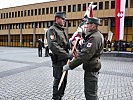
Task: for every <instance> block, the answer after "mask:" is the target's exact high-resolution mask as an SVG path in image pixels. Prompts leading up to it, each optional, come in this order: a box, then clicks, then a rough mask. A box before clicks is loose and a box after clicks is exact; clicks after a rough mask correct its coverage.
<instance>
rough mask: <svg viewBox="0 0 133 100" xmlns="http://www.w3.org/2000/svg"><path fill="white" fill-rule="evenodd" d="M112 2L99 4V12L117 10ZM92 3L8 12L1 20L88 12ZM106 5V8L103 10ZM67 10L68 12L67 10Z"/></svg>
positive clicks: (131, 1)
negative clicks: (60, 12) (56, 13)
mask: <svg viewBox="0 0 133 100" xmlns="http://www.w3.org/2000/svg"><path fill="white" fill-rule="evenodd" d="M109 3H110V2H109V1H105V3H104V2H99V6H98V7H99V10H103V9H110V8H111V9H114V8H115V1H114V0H112V1H111V6H109V5H110V4H109ZM89 4H90V3H84V4H82V5H81V4H77V5H76V4H73V5H68V6H65V5H64V6H58V7H48V8H39V9H31V10H24V11H15V12H7V13H1V16H0V18H1V19H5V18H15V17H25V16H36V15H44V14H53V13H55V12H57V11H63V12H79V11H86V7H87V6H88V5H89ZM104 4H105V8H103V7H104V6H103V5H104ZM94 5H97V2H94ZM127 7H128V0H126V8H127ZM130 7H131V8H133V0H130ZM66 9H67V10H66ZM94 10H97V7H95V8H94Z"/></svg>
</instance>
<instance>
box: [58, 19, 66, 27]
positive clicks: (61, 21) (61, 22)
mask: <svg viewBox="0 0 133 100" xmlns="http://www.w3.org/2000/svg"><path fill="white" fill-rule="evenodd" d="M56 22H57V23H58V24H59V25H61V26H64V25H65V19H64V18H60V17H57V19H56Z"/></svg>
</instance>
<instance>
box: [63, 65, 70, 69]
mask: <svg viewBox="0 0 133 100" xmlns="http://www.w3.org/2000/svg"><path fill="white" fill-rule="evenodd" d="M67 70H71V69H70V67H69V65H68V64H67V65H64V66H63V71H67Z"/></svg>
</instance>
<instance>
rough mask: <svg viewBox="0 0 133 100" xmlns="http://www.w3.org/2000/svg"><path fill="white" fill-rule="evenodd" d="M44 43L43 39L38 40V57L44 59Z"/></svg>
mask: <svg viewBox="0 0 133 100" xmlns="http://www.w3.org/2000/svg"><path fill="white" fill-rule="evenodd" d="M43 47H44V46H43V42H42V39H38V56H39V57H42V48H43Z"/></svg>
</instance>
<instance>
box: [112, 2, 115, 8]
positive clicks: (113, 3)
mask: <svg viewBox="0 0 133 100" xmlns="http://www.w3.org/2000/svg"><path fill="white" fill-rule="evenodd" d="M111 9H115V1H114V0H113V1H111Z"/></svg>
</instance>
